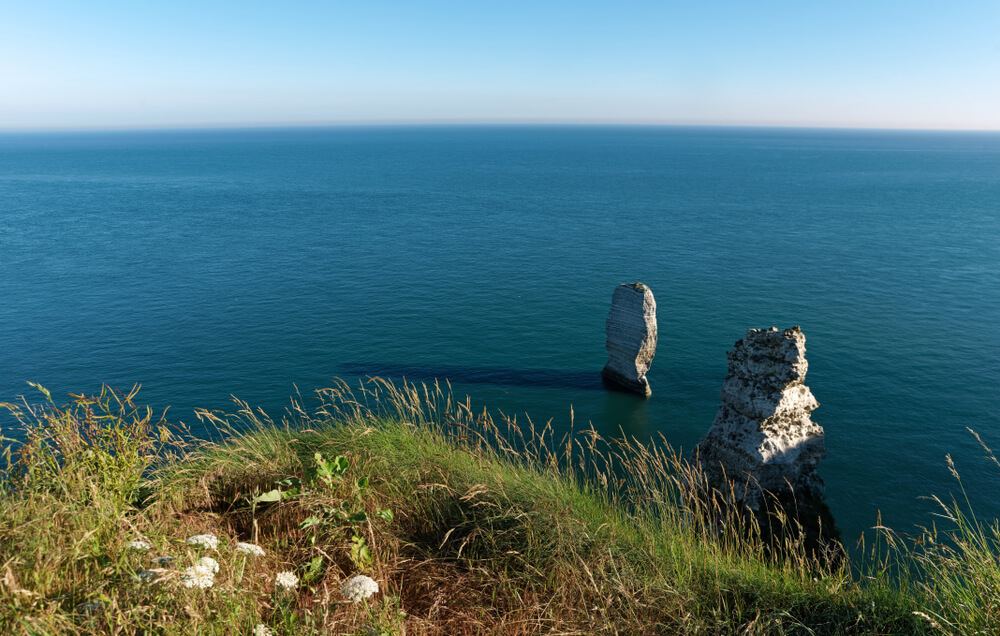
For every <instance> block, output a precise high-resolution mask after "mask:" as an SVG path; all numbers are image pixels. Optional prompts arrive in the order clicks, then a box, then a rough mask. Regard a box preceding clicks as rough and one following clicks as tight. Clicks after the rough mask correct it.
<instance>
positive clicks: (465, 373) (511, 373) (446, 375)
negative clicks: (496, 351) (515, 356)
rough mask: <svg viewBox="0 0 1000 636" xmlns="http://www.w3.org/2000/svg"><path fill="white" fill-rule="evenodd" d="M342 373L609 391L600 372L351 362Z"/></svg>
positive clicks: (416, 380)
mask: <svg viewBox="0 0 1000 636" xmlns="http://www.w3.org/2000/svg"><path fill="white" fill-rule="evenodd" d="M340 371H341V372H342V373H344V374H347V375H357V376H372V377H381V378H406V379H407V381H409V382H421V381H423V382H432V381H434V380H441V381H443V380H445V379H447V380H449V381H450V382H454V383H467V384H495V385H499V386H522V387H536V388H537V387H547V388H555V389H582V390H586V391H604V390H606V389H605V386H604V382H603V380H602V378H601V373H600V371H565V370H562V369H512V368H509V367H465V366H447V365H444V366H429V365H428V366H425V365H416V364H360V363H351V362H349V363H345V364H342V365H340Z"/></svg>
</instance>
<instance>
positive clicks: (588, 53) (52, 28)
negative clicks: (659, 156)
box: [0, 0, 1000, 131]
mask: <svg viewBox="0 0 1000 636" xmlns="http://www.w3.org/2000/svg"><path fill="white" fill-rule="evenodd" d="M385 123H401V124H451V123H484V124H486V123H567V124H589V123H599V124H666V125H712V126H792V127H797V126H806V127H845V128H901V129H955V130H1000V2H996V0H992V1H989V2H987V1H978V0H977V1H968V2H953V1H952V2H936V1H920V0H917V1H910V2H902V1H887V2H878V1H875V2H872V1H868V2H855V1H850V0H849V1H846V2H841V3H835V4H833V3H831V4H820V3H808V2H786V1H781V2H770V1H764V2H757V3H750V2H735V1H723V0H720V1H716V2H703V3H692V2H668V1H660V2H624V3H611V2H585V1H577V2H562V1H558V2H540V1H537V0H536V1H535V2H522V1H519V0H518V1H508V2H505V3H478V2H468V1H466V2H445V1H427V2H380V1H373V2H364V3H347V2H311V1H302V2H286V3H278V2H257V1H248V2H241V3H234V2H188V1H183V0H182V1H175V2H171V3H164V2H148V3H146V2H106V1H97V2H91V3H76V2H46V1H44V0H42V1H40V2H33V3H23V2H5V1H0V130H6V131H17V130H60V129H104V128H111V129H120V128H126V129H127V128H177V127H204V126H260V125H266V126H273V125H277V126H285V125H293V126H294V125H325V124H385Z"/></svg>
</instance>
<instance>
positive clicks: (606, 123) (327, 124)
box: [0, 119, 1000, 134]
mask: <svg viewBox="0 0 1000 636" xmlns="http://www.w3.org/2000/svg"><path fill="white" fill-rule="evenodd" d="M471 126H477V127H497V128H502V127H511V128H514V127H543V126H551V127H560V126H565V127H581V128H601V127H606V128H612V127H614V128H731V129H762V130H767V129H770V130H829V131H845V132H848V131H866V132H879V131H882V132H953V133H1000V128H946V127H912V126H885V125H846V124H761V123H700V122H699V123H695V122H664V121H652V120H650V121H614V120H543V119H531V120H527V119H526V120H502V119H482V120H479V119H469V120H461V119H442V120H433V119H420V120H405V119H385V120H330V121H299V122H287V121H258V122H190V123H174V124H171V123H154V124H136V125H130V124H120V125H92V126H87V125H81V126H77V125H55V126H23V127H5V126H2V125H0V134H18V133H60V132H63V133H85V132H183V131H191V132H194V131H211V130H220V131H221V130H263V129H272V130H273V129H295V128H299V129H306V128H421V127H426V128H446V127H456V128H458V127H471Z"/></svg>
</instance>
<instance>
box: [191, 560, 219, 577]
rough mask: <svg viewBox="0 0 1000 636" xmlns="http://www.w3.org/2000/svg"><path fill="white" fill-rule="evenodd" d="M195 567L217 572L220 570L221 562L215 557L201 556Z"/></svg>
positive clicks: (213, 572)
mask: <svg viewBox="0 0 1000 636" xmlns="http://www.w3.org/2000/svg"><path fill="white" fill-rule="evenodd" d="M194 567H196V568H201V569H203V570H205V571H208V572H211V573H212V574H215V573H216V572H218V571H219V562H218V561H216V560H215V559H213V558H212V557H201V558H200V559H198V561H197V562H196V563H195V564H194Z"/></svg>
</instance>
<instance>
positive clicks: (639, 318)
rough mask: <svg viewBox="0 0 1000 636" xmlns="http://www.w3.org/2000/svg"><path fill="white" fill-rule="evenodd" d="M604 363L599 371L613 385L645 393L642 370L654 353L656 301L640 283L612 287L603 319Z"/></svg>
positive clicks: (650, 360) (647, 369)
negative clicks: (605, 352)
mask: <svg viewBox="0 0 1000 636" xmlns="http://www.w3.org/2000/svg"><path fill="white" fill-rule="evenodd" d="M606 329H607V333H608V341H607V344H606V346H607V349H608V363H607V364H606V365H604V370H603V371H601V375H602V376H603V377H604V380H605V381H606V382H607V383H608V384H610V385H612V386H614V387H617V388H621V389H624V390H626V391H631V392H633V393H638V394H639V395H642V396H644V397H649V395H650V394H651V391H650V389H649V382H648V381H646V372H647V371H649V365H650V364H652V362H653V356H654V355H655V354H656V301H655V300H654V299H653V292H652V291H650V289H649V287H646V286H645V285H643V284H642V283H627V284H624V285H619V286H618V287H616V288H615V292H614V294H613V295H612V296H611V311H609V312H608V320H607V323H606Z"/></svg>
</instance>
